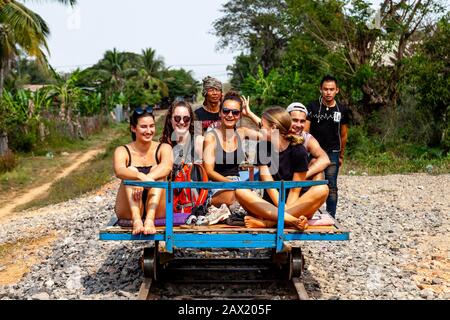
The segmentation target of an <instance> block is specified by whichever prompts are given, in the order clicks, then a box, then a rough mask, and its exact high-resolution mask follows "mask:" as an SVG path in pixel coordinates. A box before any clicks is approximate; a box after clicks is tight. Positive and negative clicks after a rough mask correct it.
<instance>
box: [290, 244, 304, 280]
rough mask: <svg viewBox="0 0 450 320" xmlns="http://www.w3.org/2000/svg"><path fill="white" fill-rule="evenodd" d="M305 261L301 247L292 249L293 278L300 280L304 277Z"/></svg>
mask: <svg viewBox="0 0 450 320" xmlns="http://www.w3.org/2000/svg"><path fill="white" fill-rule="evenodd" d="M304 265H305V261H304V258H303V254H302V249H301V248H300V247H293V248H292V249H291V270H292V273H291V277H294V278H299V277H300V276H301V275H302V272H303V267H304Z"/></svg>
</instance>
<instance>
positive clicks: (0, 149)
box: [0, 132, 9, 157]
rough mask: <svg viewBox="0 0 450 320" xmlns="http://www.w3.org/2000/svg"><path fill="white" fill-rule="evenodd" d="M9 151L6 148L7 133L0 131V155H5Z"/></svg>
mask: <svg viewBox="0 0 450 320" xmlns="http://www.w3.org/2000/svg"><path fill="white" fill-rule="evenodd" d="M8 151H9V148H8V135H7V134H6V132H1V133H0V157H3V156H5V155H6V154H7V153H8Z"/></svg>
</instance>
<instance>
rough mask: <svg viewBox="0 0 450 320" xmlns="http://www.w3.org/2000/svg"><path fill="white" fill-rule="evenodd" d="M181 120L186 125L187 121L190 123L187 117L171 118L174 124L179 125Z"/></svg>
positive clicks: (189, 118)
mask: <svg viewBox="0 0 450 320" xmlns="http://www.w3.org/2000/svg"><path fill="white" fill-rule="evenodd" d="M181 119H183V122H184V123H188V122H189V121H191V117H189V116H183V117H182V116H173V120H174V121H175V122H176V123H180V122H181Z"/></svg>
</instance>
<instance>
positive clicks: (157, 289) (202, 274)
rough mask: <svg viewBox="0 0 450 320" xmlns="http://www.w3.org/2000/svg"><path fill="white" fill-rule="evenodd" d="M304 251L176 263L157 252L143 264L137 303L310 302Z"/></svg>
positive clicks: (198, 258)
mask: <svg viewBox="0 0 450 320" xmlns="http://www.w3.org/2000/svg"><path fill="white" fill-rule="evenodd" d="M303 265H304V259H303V255H302V253H301V250H300V248H298V247H294V248H287V249H286V250H284V251H283V252H281V253H274V252H271V253H269V254H268V255H266V256H261V257H248V258H246V257H224V256H223V254H221V257H216V258H214V257H211V254H209V255H206V257H205V255H204V254H197V255H196V256H193V257H177V254H176V253H174V254H167V253H165V252H163V251H160V250H159V246H158V243H157V242H156V246H155V247H150V248H146V249H145V250H144V253H143V256H142V258H141V266H142V269H143V271H144V280H143V283H142V285H141V288H140V291H139V297H138V299H142V300H159V299H178V300H206V299H207V300H214V299H220V300H227V299H241V300H271V299H274V298H275V299H282V300H286V299H288V300H294V299H300V300H307V299H308V294H307V292H306V290H305V288H304V286H303V283H302V281H301V273H302V270H303Z"/></svg>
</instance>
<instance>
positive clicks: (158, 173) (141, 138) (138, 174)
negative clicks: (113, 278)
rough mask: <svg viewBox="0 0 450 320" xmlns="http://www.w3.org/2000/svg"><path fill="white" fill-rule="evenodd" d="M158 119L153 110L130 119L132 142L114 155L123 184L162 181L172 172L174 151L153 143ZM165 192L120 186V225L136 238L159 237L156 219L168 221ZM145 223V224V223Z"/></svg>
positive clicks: (142, 110) (137, 112)
mask: <svg viewBox="0 0 450 320" xmlns="http://www.w3.org/2000/svg"><path fill="white" fill-rule="evenodd" d="M155 128H156V127H155V117H154V115H153V109H152V108H151V107H147V108H141V107H137V108H136V109H135V110H134V111H133V113H132V115H131V117H130V131H131V137H132V140H133V141H132V142H131V143H128V144H126V145H123V146H120V147H117V148H116V150H115V152H114V159H113V162H114V172H115V174H116V177H117V178H119V179H122V180H138V181H161V180H165V179H166V178H167V176H168V175H169V174H170V171H171V170H172V162H173V158H172V147H171V146H170V145H169V144H167V143H158V142H155V141H153V140H152V139H153V136H154V134H155ZM163 196H164V190H163V189H160V188H151V189H144V188H142V187H132V186H125V185H124V184H123V183H121V184H120V187H119V191H118V193H117V198H116V207H115V211H116V215H117V217H118V218H119V225H121V226H132V227H133V231H132V233H133V234H134V235H136V234H140V233H144V234H154V233H156V229H155V225H154V221H155V218H163V217H165V208H164V205H160V204H164V203H165V201H160V200H161V198H162V197H163ZM143 219H144V222H143V221H142V220H143Z"/></svg>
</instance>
